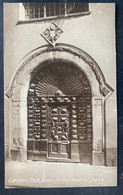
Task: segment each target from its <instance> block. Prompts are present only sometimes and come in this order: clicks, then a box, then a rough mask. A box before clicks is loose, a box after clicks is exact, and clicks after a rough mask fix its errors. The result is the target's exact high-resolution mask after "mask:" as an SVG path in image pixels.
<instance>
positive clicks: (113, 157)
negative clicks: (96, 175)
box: [106, 148, 117, 166]
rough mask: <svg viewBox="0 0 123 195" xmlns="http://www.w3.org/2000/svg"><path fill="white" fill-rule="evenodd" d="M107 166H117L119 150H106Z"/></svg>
mask: <svg viewBox="0 0 123 195" xmlns="http://www.w3.org/2000/svg"><path fill="white" fill-rule="evenodd" d="M106 165H107V166H117V149H116V148H107V149H106Z"/></svg>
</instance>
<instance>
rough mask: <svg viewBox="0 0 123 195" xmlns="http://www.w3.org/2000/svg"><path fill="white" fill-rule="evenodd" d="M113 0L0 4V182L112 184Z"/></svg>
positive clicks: (114, 123)
mask: <svg viewBox="0 0 123 195" xmlns="http://www.w3.org/2000/svg"><path fill="white" fill-rule="evenodd" d="M115 38H116V35H115V3H43V2H42V3H41V2H34V3H32V2H29V3H26V2H22V3H21V2H20V3H4V148H5V152H4V156H5V188H56V187H57V188H58V187H62V188H64V187H101V186H117V96H116V94H117V89H116V40H115Z"/></svg>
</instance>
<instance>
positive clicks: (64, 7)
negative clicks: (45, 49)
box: [19, 3, 90, 22]
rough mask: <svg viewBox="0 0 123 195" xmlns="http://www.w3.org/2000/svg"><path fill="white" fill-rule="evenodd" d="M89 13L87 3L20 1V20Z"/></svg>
mask: <svg viewBox="0 0 123 195" xmlns="http://www.w3.org/2000/svg"><path fill="white" fill-rule="evenodd" d="M87 14H90V12H89V4H88V3H20V14H19V15H20V21H26V22H27V21H37V20H44V19H54V18H62V17H73V16H81V15H87Z"/></svg>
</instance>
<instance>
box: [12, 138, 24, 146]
mask: <svg viewBox="0 0 123 195" xmlns="http://www.w3.org/2000/svg"><path fill="white" fill-rule="evenodd" d="M13 145H14V147H15V148H17V149H20V148H23V147H24V140H23V138H20V137H19V138H13Z"/></svg>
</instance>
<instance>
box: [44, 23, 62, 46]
mask: <svg viewBox="0 0 123 195" xmlns="http://www.w3.org/2000/svg"><path fill="white" fill-rule="evenodd" d="M62 33H63V30H62V29H61V28H60V27H59V26H58V25H57V24H56V23H55V22H54V21H52V22H51V23H50V26H49V27H48V28H47V29H46V30H45V31H44V32H43V33H42V34H41V36H42V37H43V38H44V39H45V40H46V41H47V42H48V43H50V44H51V45H53V46H54V45H55V41H56V40H57V39H58V38H59V37H60V36H61V34H62Z"/></svg>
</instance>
